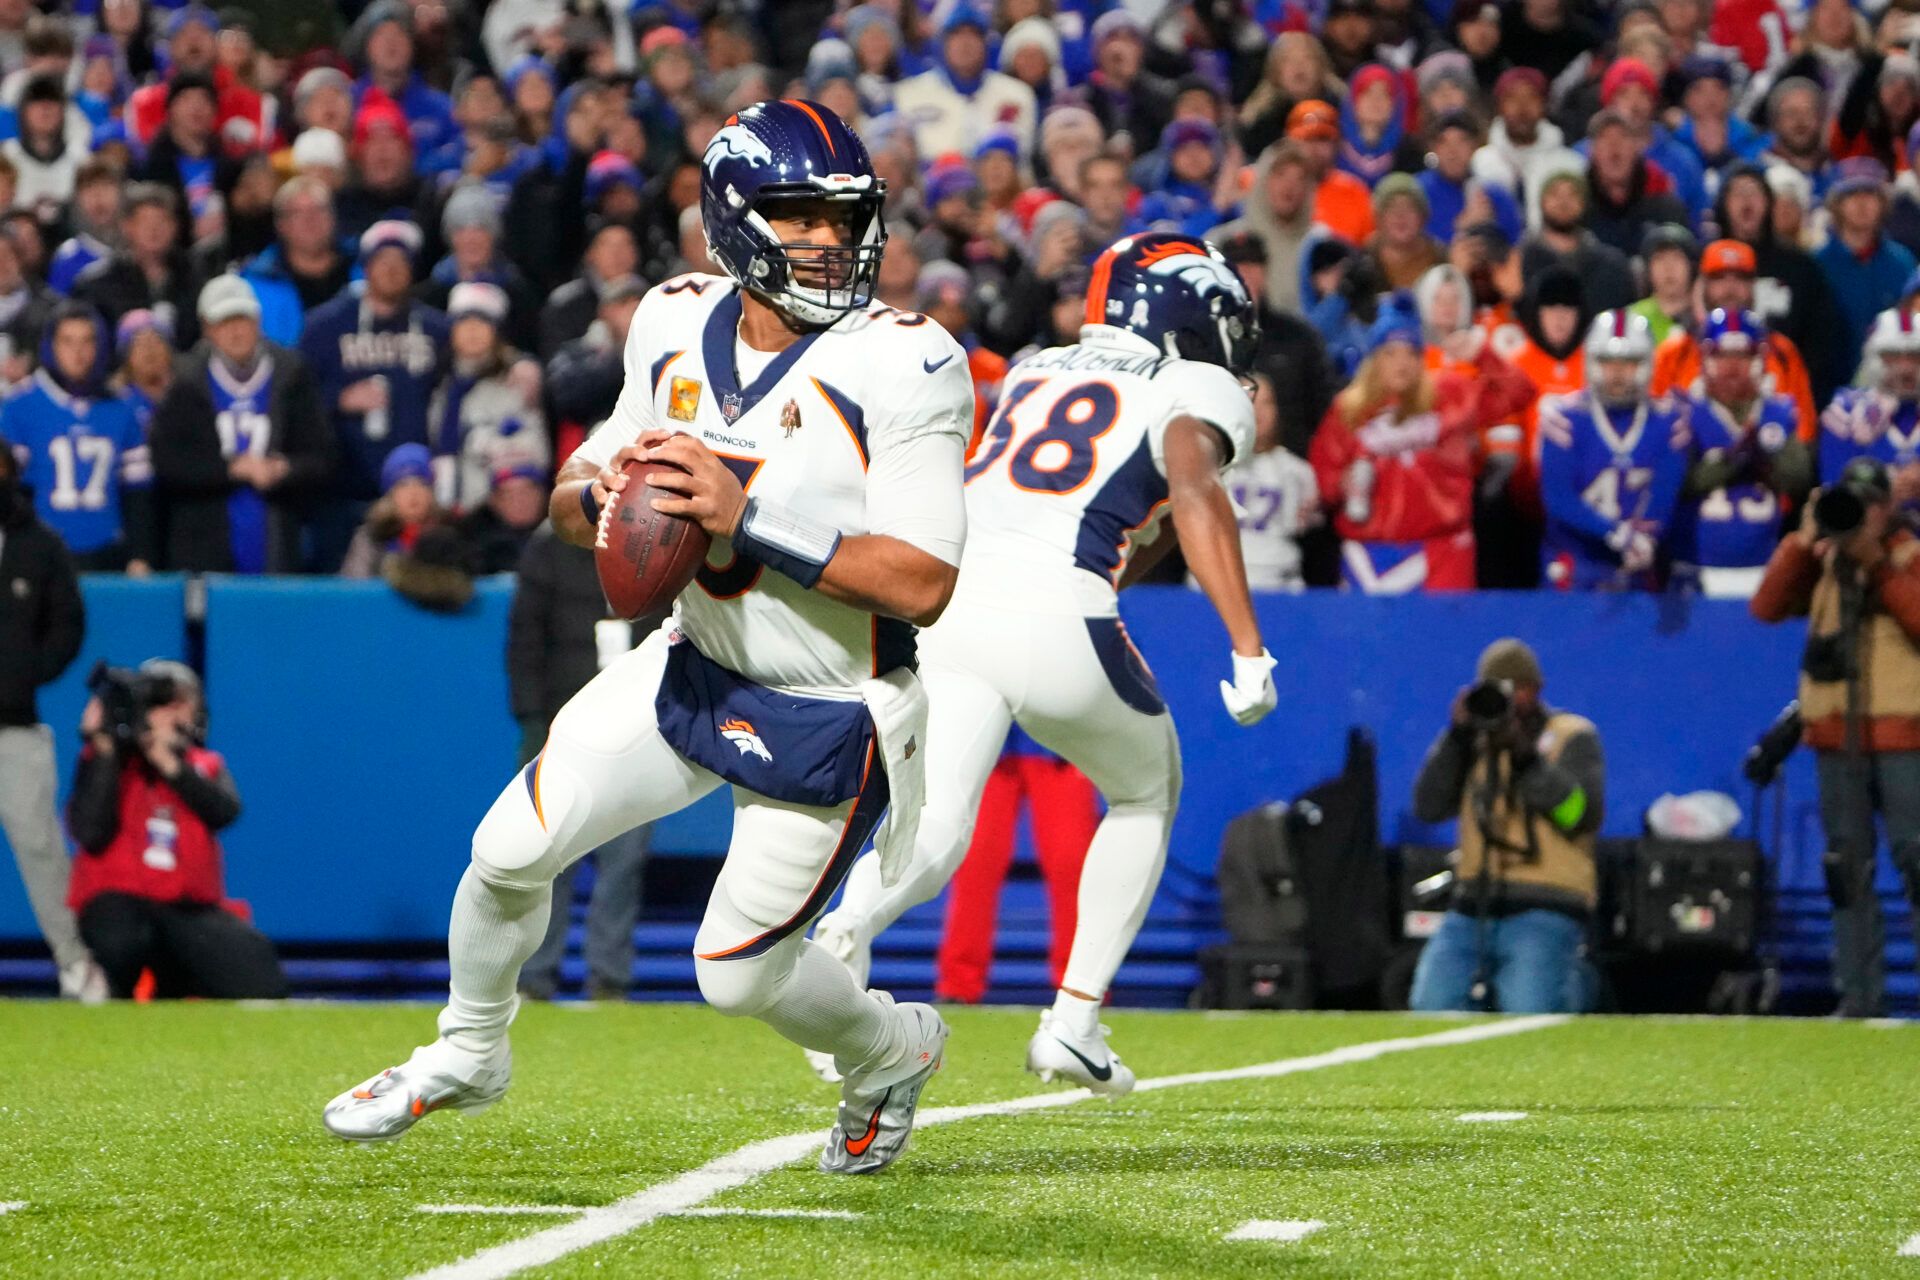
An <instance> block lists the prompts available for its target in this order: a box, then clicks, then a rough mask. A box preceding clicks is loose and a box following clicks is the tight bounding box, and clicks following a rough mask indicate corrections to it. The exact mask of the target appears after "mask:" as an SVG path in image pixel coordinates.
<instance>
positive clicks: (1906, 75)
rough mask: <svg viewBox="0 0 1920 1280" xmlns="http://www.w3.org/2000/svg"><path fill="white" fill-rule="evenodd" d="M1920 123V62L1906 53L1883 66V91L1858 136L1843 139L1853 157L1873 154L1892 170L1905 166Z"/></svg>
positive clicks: (1888, 59) (1899, 53) (1890, 58)
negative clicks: (1911, 134) (1909, 142)
mask: <svg viewBox="0 0 1920 1280" xmlns="http://www.w3.org/2000/svg"><path fill="white" fill-rule="evenodd" d="M1916 123H1920V62H1916V61H1915V60H1914V57H1913V54H1912V53H1910V52H1907V51H1906V50H1897V51H1895V52H1892V53H1889V54H1887V56H1886V59H1885V61H1883V62H1882V63H1881V64H1880V77H1879V88H1878V91H1877V93H1876V94H1875V97H1874V100H1873V101H1872V102H1871V103H1870V104H1869V105H1868V107H1867V113H1866V120H1865V122H1864V123H1863V124H1862V126H1861V129H1860V132H1859V134H1858V135H1857V136H1855V137H1852V138H1847V139H1843V144H1844V145H1843V150H1844V152H1845V153H1847V154H1850V155H1869V156H1872V157H1873V158H1874V159H1876V160H1878V161H1879V162H1880V163H1881V165H1883V166H1884V167H1885V168H1887V169H1889V170H1894V169H1900V168H1903V167H1905V165H1906V162H1907V147H1906V142H1907V134H1908V132H1909V131H1910V130H1911V129H1912V128H1913V127H1914V125H1915V124H1916Z"/></svg>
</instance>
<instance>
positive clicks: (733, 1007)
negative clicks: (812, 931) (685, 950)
mask: <svg viewBox="0 0 1920 1280" xmlns="http://www.w3.org/2000/svg"><path fill="white" fill-rule="evenodd" d="M693 972H694V976H695V978H697V979H698V980H699V983H700V997H701V999H703V1000H705V1001H706V1002H707V1003H708V1004H709V1005H711V1006H712V1007H713V1008H714V1010H715V1011H716V1012H718V1013H722V1014H725V1015H726V1016H727V1017H729V1018H750V1017H753V1016H754V1015H756V1014H759V1013H762V1012H765V1011H766V1009H767V1008H768V1007H769V1006H771V1005H772V1004H773V1002H774V1001H775V1000H777V999H779V997H780V991H781V988H782V987H784V986H785V985H786V980H787V976H788V975H789V974H791V973H792V972H793V960H792V957H791V956H789V955H785V954H784V953H783V954H780V955H779V956H778V957H777V958H776V957H775V956H773V955H763V956H754V957H752V958H750V959H742V960H703V959H700V958H699V957H695V958H694V962H693Z"/></svg>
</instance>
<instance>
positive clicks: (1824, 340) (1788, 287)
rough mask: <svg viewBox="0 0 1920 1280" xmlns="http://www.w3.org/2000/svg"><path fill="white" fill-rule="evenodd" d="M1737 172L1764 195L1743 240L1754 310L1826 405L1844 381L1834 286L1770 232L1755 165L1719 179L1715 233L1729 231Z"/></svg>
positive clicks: (1769, 191)
mask: <svg viewBox="0 0 1920 1280" xmlns="http://www.w3.org/2000/svg"><path fill="white" fill-rule="evenodd" d="M1736 177H1750V178H1757V179H1758V180H1759V187H1760V190H1761V192H1762V193H1763V194H1764V195H1765V198H1766V213H1765V214H1764V215H1763V216H1762V217H1761V219H1760V234H1759V235H1758V236H1756V237H1754V238H1753V239H1752V240H1748V241H1746V242H1745V243H1746V244H1747V245H1748V247H1750V248H1751V249H1752V250H1753V260H1754V268H1755V272H1756V275H1755V277H1754V289H1753V309H1754V310H1755V311H1757V312H1759V313H1760V318H1761V319H1763V320H1765V321H1766V322H1767V327H1768V328H1770V329H1772V330H1773V332H1775V333H1777V334H1783V335H1785V336H1786V337H1788V338H1790V339H1792V341H1793V345H1794V346H1795V347H1796V348H1798V349H1799V352H1800V357H1801V359H1802V360H1803V361H1805V363H1806V371H1807V379H1808V381H1809V382H1810V383H1811V384H1812V385H1811V394H1812V396H1813V399H1814V402H1815V403H1817V404H1825V403H1827V401H1828V400H1830V399H1832V398H1833V393H1834V391H1835V389H1836V388H1838V387H1839V386H1840V385H1841V384H1842V383H1843V382H1844V381H1845V380H1846V379H1845V377H1844V376H1843V375H1842V372H1841V370H1840V368H1839V363H1840V360H1839V350H1838V337H1839V334H1840V331H1841V320H1840V312H1839V307H1838V305H1837V303H1836V302H1835V300H1834V296H1833V290H1832V289H1831V288H1830V287H1829V286H1828V284H1827V278H1826V276H1825V275H1823V274H1822V273H1821V271H1820V267H1819V264H1817V263H1816V262H1814V260H1813V255H1811V254H1809V253H1808V252H1807V251H1806V250H1804V249H1801V248H1799V247H1798V246H1797V245H1792V244H1788V243H1787V242H1786V241H1784V240H1781V239H1780V238H1779V237H1778V236H1776V235H1774V233H1773V188H1772V187H1770V186H1768V185H1767V180H1766V174H1765V172H1764V171H1763V170H1762V169H1761V168H1760V166H1758V165H1745V164H1743V165H1736V166H1735V167H1733V168H1731V169H1729V170H1727V172H1726V175H1725V176H1724V177H1723V178H1722V179H1721V182H1720V194H1719V196H1718V197H1717V198H1716V199H1715V201H1714V205H1713V220H1714V222H1715V223H1716V224H1717V225H1718V227H1719V229H1720V234H1721V235H1732V234H1733V233H1732V231H1731V230H1729V227H1730V226H1731V223H1730V221H1729V220H1728V218H1727V194H1726V193H1727V188H1728V187H1729V186H1730V185H1732V183H1733V180H1734V179H1735V178H1736ZM1896 207H1897V202H1896Z"/></svg>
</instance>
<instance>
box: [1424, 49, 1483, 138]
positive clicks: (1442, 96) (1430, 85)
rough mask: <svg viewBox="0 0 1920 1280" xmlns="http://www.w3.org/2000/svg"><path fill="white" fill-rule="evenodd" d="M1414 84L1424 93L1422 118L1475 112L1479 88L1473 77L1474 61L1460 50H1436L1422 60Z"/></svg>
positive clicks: (1427, 118) (1429, 118)
mask: <svg viewBox="0 0 1920 1280" xmlns="http://www.w3.org/2000/svg"><path fill="white" fill-rule="evenodd" d="M1414 85H1415V87H1416V88H1417V89H1418V91H1419V94H1420V118H1421V119H1422V120H1434V119H1437V118H1439V117H1441V116H1444V115H1448V114H1451V113H1453V112H1468V111H1471V110H1472V109H1473V101H1474V97H1475V94H1476V92H1477V90H1478V88H1479V86H1478V84H1476V83H1475V81H1474V78H1473V63H1471V62H1470V61H1468V60H1467V55H1466V54H1464V53H1461V52H1460V51H1458V50H1457V49H1447V50H1444V51H1442V52H1440V53H1436V54H1434V55H1433V56H1432V57H1430V58H1428V59H1427V60H1426V61H1425V62H1423V63H1421V64H1420V66H1419V68H1418V69H1417V70H1416V71H1415V73H1414Z"/></svg>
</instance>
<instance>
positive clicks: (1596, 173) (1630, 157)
mask: <svg viewBox="0 0 1920 1280" xmlns="http://www.w3.org/2000/svg"><path fill="white" fill-rule="evenodd" d="M1587 140H1588V143H1589V145H1590V146H1591V147H1592V157H1591V163H1590V164H1589V165H1588V167H1587V183H1588V192H1587V216H1586V226H1587V229H1588V230H1590V231H1592V232H1593V234H1594V235H1595V236H1596V237H1598V238H1599V239H1600V241H1601V242H1602V243H1604V244H1609V245H1612V246H1613V247H1614V248H1616V249H1618V250H1619V251H1620V252H1621V253H1622V254H1630V253H1634V252H1637V251H1638V250H1639V248H1640V241H1641V239H1642V238H1643V237H1644V236H1645V235H1646V234H1647V228H1648V227H1650V226H1654V225H1656V224H1658V223H1662V222H1678V223H1682V224H1690V223H1691V222H1692V220H1693V214H1692V210H1691V209H1690V208H1689V207H1688V205H1687V203H1686V201H1685V200H1683V199H1681V198H1680V196H1679V195H1678V194H1677V193H1676V192H1675V191H1674V188H1673V185H1672V182H1671V180H1670V179H1669V178H1668V177H1667V175H1666V173H1665V171H1664V170H1661V169H1659V168H1657V167H1656V166H1654V165H1653V164H1652V163H1650V162H1649V161H1648V159H1647V155H1646V131H1645V129H1644V127H1636V126H1635V125H1634V124H1633V123H1632V122H1631V121H1629V120H1627V119H1626V117H1624V116H1622V115H1620V114H1619V113H1617V112H1614V111H1602V112H1601V113H1600V114H1599V115H1597V116H1595V117H1594V118H1593V121H1592V123H1591V124H1590V125H1588V127H1587ZM1676 145H1677V144H1676Z"/></svg>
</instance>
